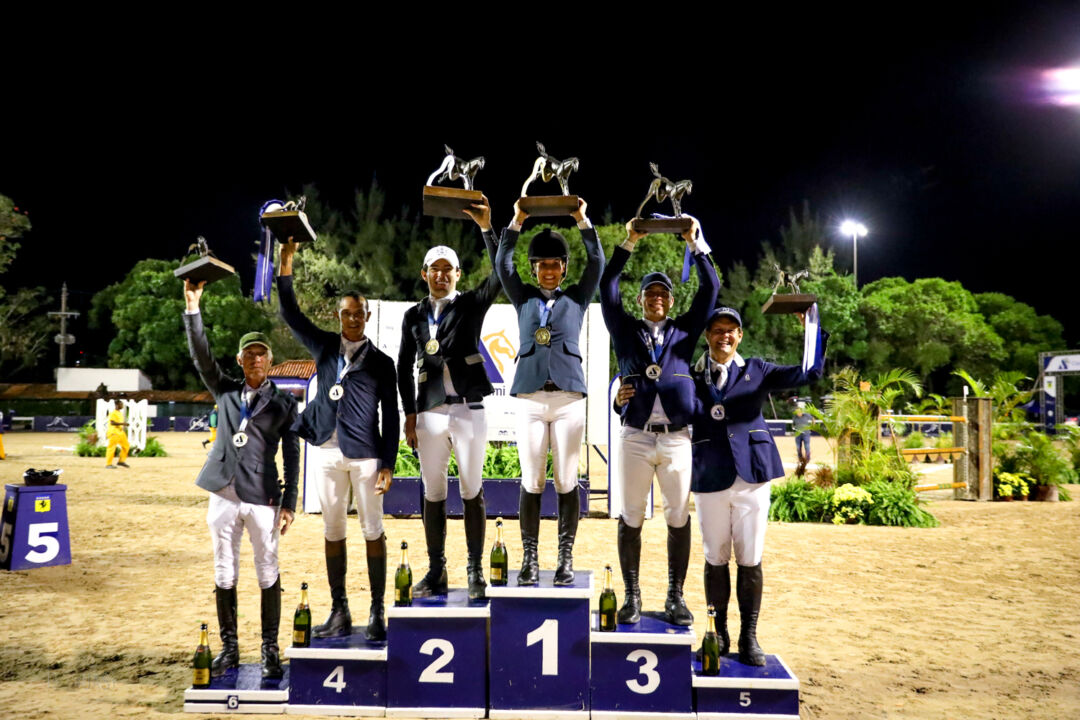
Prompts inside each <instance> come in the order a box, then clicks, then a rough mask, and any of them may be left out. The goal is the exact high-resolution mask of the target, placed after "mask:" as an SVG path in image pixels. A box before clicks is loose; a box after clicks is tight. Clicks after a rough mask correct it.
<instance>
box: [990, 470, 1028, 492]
mask: <svg viewBox="0 0 1080 720" xmlns="http://www.w3.org/2000/svg"><path fill="white" fill-rule="evenodd" d="M1033 485H1035V480H1034V478H1032V477H1031V476H1030V475H1028V474H1027V473H1025V472H1009V471H1007V470H1002V469H1000V468H996V467H995V468H994V497H998V498H1007V497H1016V498H1026V497H1027V496H1028V494H1029V493H1030V492H1031V487H1032V486H1033Z"/></svg>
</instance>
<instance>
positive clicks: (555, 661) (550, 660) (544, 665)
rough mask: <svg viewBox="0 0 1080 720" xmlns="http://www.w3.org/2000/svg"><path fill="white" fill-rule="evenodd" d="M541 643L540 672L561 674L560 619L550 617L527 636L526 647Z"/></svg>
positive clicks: (543, 673) (542, 673)
mask: <svg viewBox="0 0 1080 720" xmlns="http://www.w3.org/2000/svg"><path fill="white" fill-rule="evenodd" d="M536 643H540V674H541V675H558V674H559V621H558V620H555V619H554V618H548V619H547V620H545V621H544V622H542V623H540V627H538V628H536V629H535V630H533V631H532V632H531V633H529V634H528V635H526V636H525V647H532V646H533V645H535V644H536Z"/></svg>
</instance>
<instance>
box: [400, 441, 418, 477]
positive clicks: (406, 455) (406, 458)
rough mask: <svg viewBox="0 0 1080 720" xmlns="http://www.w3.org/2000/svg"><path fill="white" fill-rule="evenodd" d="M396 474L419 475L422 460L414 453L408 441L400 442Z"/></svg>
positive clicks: (402, 475) (403, 475)
mask: <svg viewBox="0 0 1080 720" xmlns="http://www.w3.org/2000/svg"><path fill="white" fill-rule="evenodd" d="M394 474H395V475H397V476H399V477H419V476H420V460H419V459H417V457H416V456H415V455H413V450H412V448H411V447H409V444H408V443H406V442H400V443H398V449H397V460H395V461H394Z"/></svg>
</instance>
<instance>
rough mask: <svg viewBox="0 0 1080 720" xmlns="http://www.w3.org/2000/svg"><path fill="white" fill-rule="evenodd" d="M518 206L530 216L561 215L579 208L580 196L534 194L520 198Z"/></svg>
mask: <svg viewBox="0 0 1080 720" xmlns="http://www.w3.org/2000/svg"><path fill="white" fill-rule="evenodd" d="M518 207H520V208H521V209H522V210H524V211H525V212H526V213H527V214H528V215H529V217H561V216H563V215H569V214H570V213H572V212H574V211H575V210H577V209H578V196H577V195H533V196H531V197H523V198H518Z"/></svg>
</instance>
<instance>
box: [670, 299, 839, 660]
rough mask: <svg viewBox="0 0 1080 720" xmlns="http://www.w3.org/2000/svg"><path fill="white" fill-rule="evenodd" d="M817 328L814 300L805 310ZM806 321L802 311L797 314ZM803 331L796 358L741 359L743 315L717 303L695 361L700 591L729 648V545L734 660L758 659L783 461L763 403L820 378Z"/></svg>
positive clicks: (820, 354)
mask: <svg viewBox="0 0 1080 720" xmlns="http://www.w3.org/2000/svg"><path fill="white" fill-rule="evenodd" d="M810 315H812V316H813V317H814V322H812V323H810V328H811V331H816V315H817V306H814V307H812V308H811V309H810ZM800 317H801V319H802V321H803V323H804V324H806V323H807V321H806V318H805V317H803V316H800ZM822 335H823V336H824V337H823V338H821V339H820V342H819V341H817V340H813V339H812V338H808V340H813V341H812V342H810V341H808V342H807V343H806V344H805V347H806V348H808V349H809V352H808V353H807V357H805V358H804V359H803V364H802V365H774V364H773V363H770V362H767V361H765V360H762V359H761V358H746V359H744V358H743V357H742V356H741V355H739V353H738V348H739V343H740V342H741V341H742V337H743V330H742V317H741V316H740V315H739V313H738V311H736V310H735V309H733V308H729V307H720V308H717V309H715V310H713V311H712V313H711V314H710V315H709V321H708V325H707V326H706V328H705V337H706V339H707V340H708V343H709V353H708V354H706V355H702V356H701V359H700V360H699V361H698V363H697V364H696V365H695V366H694V386H695V391H696V399H695V410H694V445H693V455H694V469H693V479H692V487H691V489H692V490H693V492H694V505H695V507H696V508H697V513H698V523H699V524H700V526H701V544H702V546H703V549H704V551H705V598H706V600H707V602H708V603H709V604H710V605H713V606H714V607H715V608H716V629H717V633H718V634H719V635H720V643H721V646H720V652H721V654H724V653H726V652H727V651H728V645H729V642H730V641H729V638H728V630H727V608H728V599H729V597H730V595H731V577H730V575H729V573H728V561H729V560H730V558H731V554H732V549H733V548H734V551H735V562H736V563H737V564H738V575H737V579H736V590H735V595H736V598H737V599H738V603H739V615H740V618H741V628H740V633H739V660H740V661H741V662H743V663H745V664H747V665H764V664H765V653H764V652H763V651H762V649H761V646H760V645H758V641H757V619H758V612H759V610H760V608H761V591H762V573H761V556H762V552H763V550H764V546H765V526H766V524H767V522H768V519H769V481H770V480H772V479H773V478H778V477H783V476H784V466H783V463H782V462H781V461H780V453H779V452H778V451H777V449H776V443H775V442H774V441H773V438H772V434H771V433H770V432H769V426H768V425H767V424H766V423H765V418H764V417H762V415H761V408H762V405H763V404H764V403H765V402H766V401H767V399H768V397H769V393H770V392H771V391H773V390H781V389H785V388H795V387H799V386H801V385H806V384H807V383H811V382H814V381H815V380H817V379H819V378H820V377H821V374H822V368H823V366H824V357H825V340H827V339H828V334H826V333H822Z"/></svg>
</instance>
